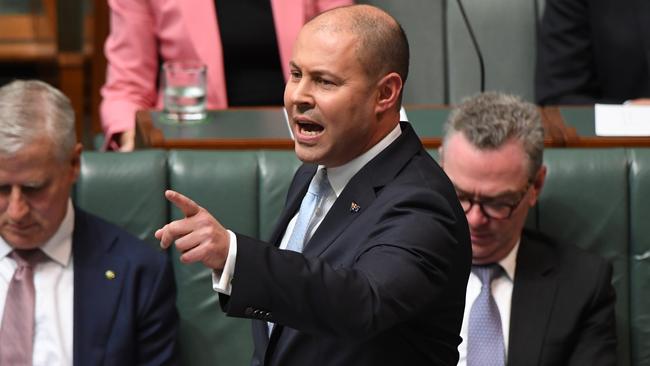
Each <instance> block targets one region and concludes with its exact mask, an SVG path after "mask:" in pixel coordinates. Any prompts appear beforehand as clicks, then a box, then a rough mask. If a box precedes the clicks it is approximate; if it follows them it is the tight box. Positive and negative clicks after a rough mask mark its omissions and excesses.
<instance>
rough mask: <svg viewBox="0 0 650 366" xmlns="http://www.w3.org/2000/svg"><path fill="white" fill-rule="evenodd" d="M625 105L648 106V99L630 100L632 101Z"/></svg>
mask: <svg viewBox="0 0 650 366" xmlns="http://www.w3.org/2000/svg"><path fill="white" fill-rule="evenodd" d="M626 104H634V105H650V98H639V99H632V100H630V101H628V102H627V103H626Z"/></svg>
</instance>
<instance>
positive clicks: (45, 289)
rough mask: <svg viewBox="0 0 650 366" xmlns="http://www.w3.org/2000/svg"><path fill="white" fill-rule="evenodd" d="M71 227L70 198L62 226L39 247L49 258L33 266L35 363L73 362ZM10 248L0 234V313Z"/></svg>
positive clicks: (11, 272) (38, 365) (13, 264)
mask: <svg viewBox="0 0 650 366" xmlns="http://www.w3.org/2000/svg"><path fill="white" fill-rule="evenodd" d="M73 227H74V208H73V207H72V201H70V200H69V201H68V208H67V212H66V214H65V217H64V218H63V221H62V222H61V226H59V228H58V230H57V231H56V233H54V235H53V236H52V237H51V238H50V239H49V240H48V241H47V242H46V243H45V244H44V245H43V246H41V249H42V250H43V252H44V253H45V254H46V255H47V257H48V259H49V260H48V261H46V262H43V263H39V264H38V265H37V266H36V268H35V269H34V289H35V295H36V300H35V306H34V328H35V329H34V351H33V352H34V355H33V365H34V366H45V365H72V336H73V334H72V329H73V324H72V323H73V319H74V317H73V294H74V274H73V265H72V230H73ZM12 250H13V248H12V247H11V246H10V245H9V244H8V243H7V242H6V241H5V240H4V239H3V238H2V237H0V309H2V311H3V313H4V307H5V301H6V298H7V291H8V290H9V282H10V281H11V278H12V277H13V275H14V272H15V271H16V262H15V261H14V260H13V259H11V258H10V257H9V256H8V255H9V253H11V251H12ZM0 319H1V318H0Z"/></svg>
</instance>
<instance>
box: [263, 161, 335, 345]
mask: <svg viewBox="0 0 650 366" xmlns="http://www.w3.org/2000/svg"><path fill="white" fill-rule="evenodd" d="M330 194H334V190H333V189H332V186H331V185H330V181H329V179H327V170H326V169H325V168H322V169H318V171H317V172H316V175H314V178H313V179H312V180H311V183H310V184H309V188H308V189H307V193H306V194H305V197H303V199H302V203H301V204H300V210H299V211H298V218H297V219H296V223H295V225H294V226H293V232H292V233H291V236H290V237H289V242H287V248H286V249H287V250H292V251H294V252H298V253H302V250H303V248H304V247H305V243H306V242H307V241H308V240H309V236H310V233H311V231H312V230H313V228H314V225H316V223H318V222H319V221H320V219H321V218H322V216H323V215H324V214H325V213H326V212H324V210H323V205H324V203H325V201H326V199H327V197H329V195H330ZM267 324H268V328H269V329H268V330H269V336H271V332H272V331H273V323H271V322H268V323H267Z"/></svg>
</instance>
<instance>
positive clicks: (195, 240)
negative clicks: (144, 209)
mask: <svg viewBox="0 0 650 366" xmlns="http://www.w3.org/2000/svg"><path fill="white" fill-rule="evenodd" d="M165 197H166V198H167V199H168V200H169V201H170V202H171V203H173V204H174V206H176V207H178V209H180V210H181V212H182V213H183V215H184V216H185V218H183V219H180V220H176V221H172V222H170V223H169V224H167V225H165V226H163V227H162V228H160V229H158V230H156V232H155V234H154V235H155V237H156V239H158V240H160V246H161V247H162V248H164V249H167V248H169V246H170V245H172V243H175V245H176V249H178V251H179V252H180V253H182V255H181V257H180V260H181V262H182V263H195V262H201V263H203V264H204V265H205V266H207V267H209V268H212V269H214V270H217V271H220V270H222V269H223V266H224V265H225V263H226V257H227V256H228V249H229V245H230V236H229V234H228V231H227V230H226V229H225V228H224V227H223V226H222V225H221V224H220V223H219V221H217V219H215V218H214V217H213V216H212V215H211V214H210V213H209V212H208V211H207V210H206V209H204V208H203V207H201V206H199V205H198V204H196V202H194V201H192V200H191V199H190V198H188V197H186V196H184V195H182V194H180V193H178V192H175V191H172V190H167V191H165Z"/></svg>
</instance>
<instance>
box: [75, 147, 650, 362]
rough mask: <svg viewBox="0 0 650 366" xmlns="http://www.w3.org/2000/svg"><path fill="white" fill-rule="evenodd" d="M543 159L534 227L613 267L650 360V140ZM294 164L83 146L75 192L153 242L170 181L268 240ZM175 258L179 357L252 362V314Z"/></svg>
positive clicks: (167, 211)
mask: <svg viewBox="0 0 650 366" xmlns="http://www.w3.org/2000/svg"><path fill="white" fill-rule="evenodd" d="M431 154H432V155H433V156H434V157H436V155H437V154H436V152H435V151H431ZM544 160H545V163H546V164H547V166H548V168H549V173H548V178H547V182H546V186H545V188H544V190H543V192H542V196H541V197H540V202H539V204H538V205H537V207H536V208H535V209H534V210H532V211H531V213H530V215H529V218H528V222H527V225H528V226H530V227H534V228H537V229H539V230H541V231H543V232H545V233H547V234H548V235H550V236H552V237H555V238H557V239H558V240H560V241H561V242H566V243H573V244H575V245H578V246H580V247H583V248H587V249H589V250H592V251H594V252H597V253H599V254H601V255H602V256H603V257H605V258H607V259H608V260H610V261H611V262H612V263H613V264H614V270H615V276H614V285H615V287H616V290H617V297H618V299H617V322H618V324H617V326H618V335H619V340H620V342H619V343H620V346H619V365H623V366H625V365H648V366H650V225H648V224H644V222H645V219H646V218H647V217H650V149H547V151H546V154H545V158H544ZM298 165H299V161H298V160H297V159H296V157H295V156H294V154H293V152H292V151H246V150H241V151H191V150H177V151H174V150H172V151H161V150H146V151H137V152H133V153H128V154H117V153H98V152H86V153H84V154H83V158H82V168H81V177H80V179H79V182H78V183H77V185H76V186H75V189H74V192H73V197H74V200H75V202H76V204H77V205H79V206H80V207H82V208H84V209H86V210H88V211H90V212H93V213H95V214H97V215H99V216H102V217H104V218H106V219H108V220H110V221H112V222H114V223H116V224H118V225H120V226H123V227H124V228H126V229H127V230H128V231H130V232H132V233H134V234H135V235H137V236H139V237H140V238H143V239H144V240H146V241H148V242H150V243H151V245H154V246H157V243H156V240H155V239H154V238H153V232H154V230H156V229H157V228H159V227H161V226H162V225H164V224H165V223H167V222H168V221H170V220H172V219H176V218H179V217H180V212H178V211H177V210H176V209H172V208H171V207H170V205H169V204H168V203H167V202H166V200H164V198H163V192H164V190H165V189H168V188H171V189H175V190H178V191H180V192H182V193H185V194H187V195H189V196H190V197H192V198H193V199H194V200H195V201H197V202H198V203H199V204H200V205H202V206H204V207H205V208H207V209H208V210H209V211H210V212H212V213H213V214H214V215H215V216H216V217H217V218H219V219H220V220H221V222H222V223H223V224H224V225H225V226H226V227H228V228H231V229H233V230H234V231H238V232H241V233H244V234H247V235H251V236H255V237H260V238H266V237H268V236H269V234H270V231H271V229H272V227H273V225H274V222H275V219H276V217H277V216H278V214H279V212H280V210H281V209H282V206H283V205H284V199H285V194H286V190H287V188H288V185H289V182H290V180H291V178H292V175H293V172H294V171H295V169H296V168H297V167H298ZM170 256H171V260H172V263H173V266H174V270H175V274H176V284H177V286H178V301H177V303H178V308H179V312H180V317H181V335H180V336H181V340H180V343H181V360H182V362H183V364H184V365H192V366H202V365H227V366H238V365H247V364H248V363H249V358H250V354H251V348H252V345H251V337H250V329H249V328H250V323H249V321H248V320H244V319H233V318H226V317H225V316H224V315H223V314H222V313H221V311H220V309H219V307H218V304H217V301H218V298H217V296H216V295H215V294H214V292H213V291H212V289H211V282H210V281H211V280H210V272H209V271H208V270H207V269H205V268H202V267H201V266H200V265H182V264H180V263H179V261H178V253H176V252H175V251H173V250H172V251H170Z"/></svg>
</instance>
